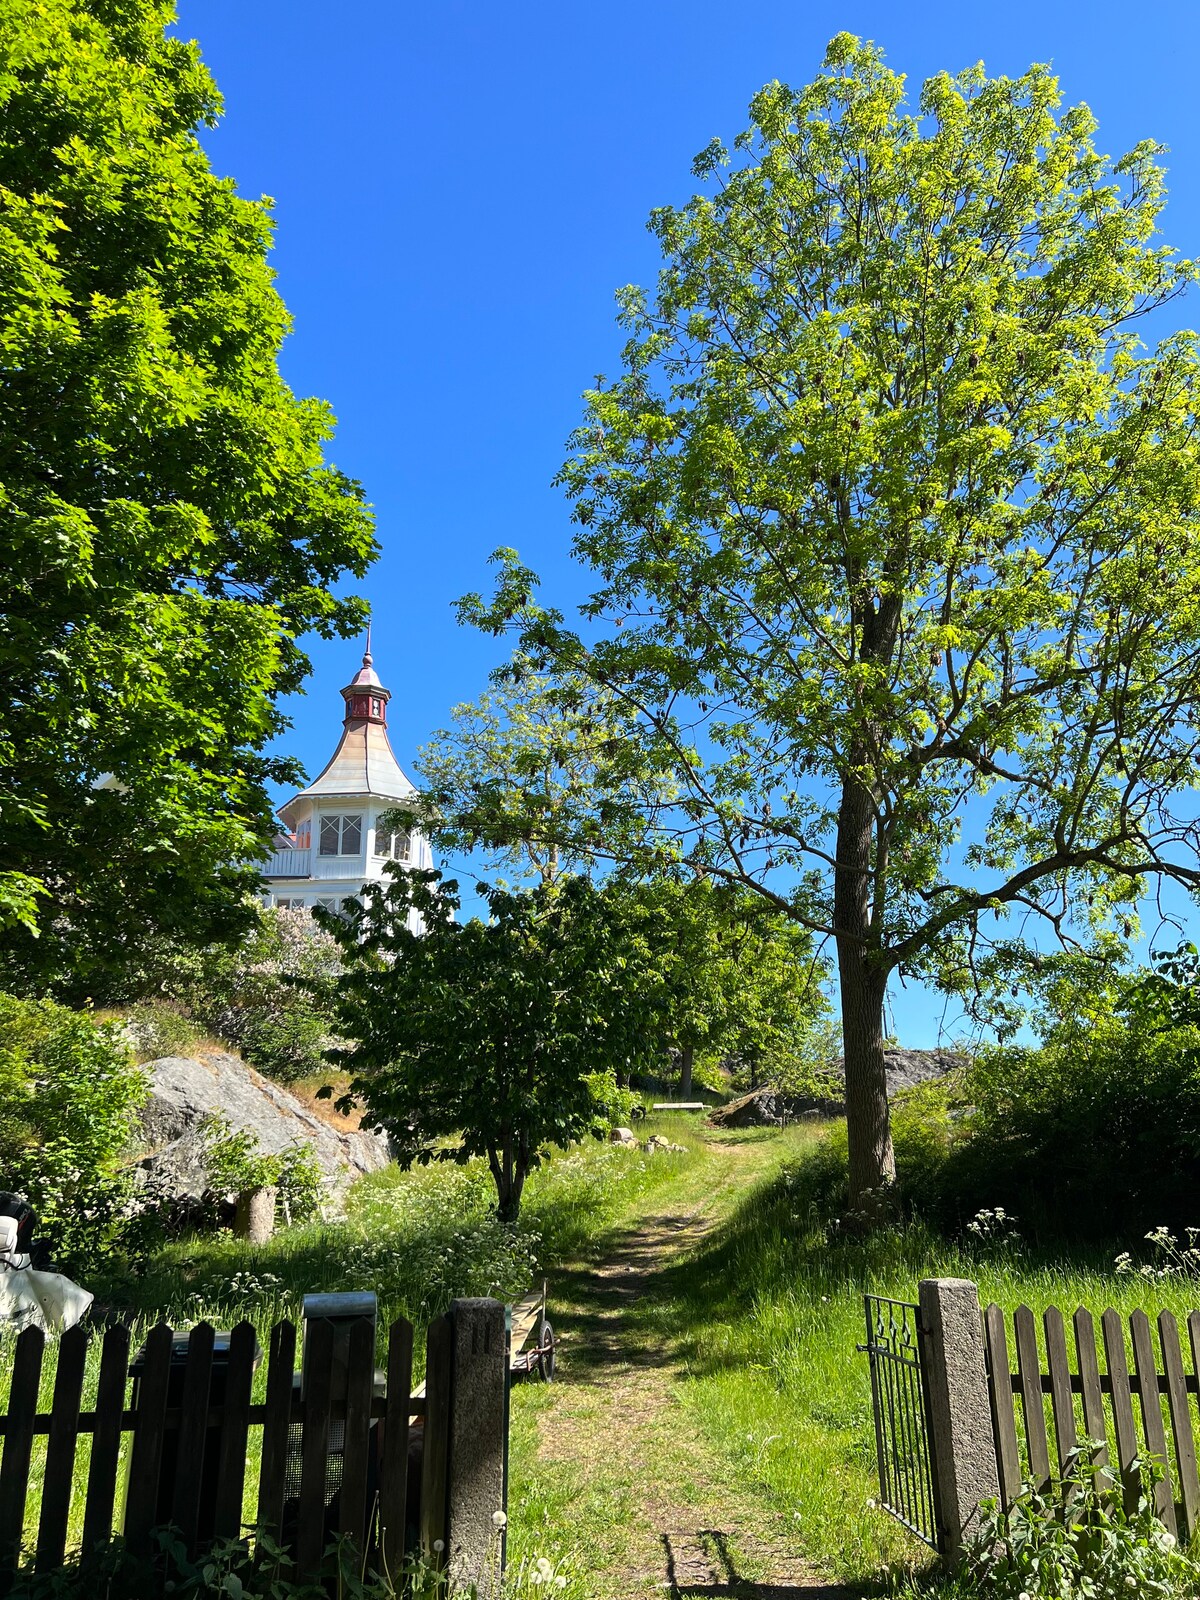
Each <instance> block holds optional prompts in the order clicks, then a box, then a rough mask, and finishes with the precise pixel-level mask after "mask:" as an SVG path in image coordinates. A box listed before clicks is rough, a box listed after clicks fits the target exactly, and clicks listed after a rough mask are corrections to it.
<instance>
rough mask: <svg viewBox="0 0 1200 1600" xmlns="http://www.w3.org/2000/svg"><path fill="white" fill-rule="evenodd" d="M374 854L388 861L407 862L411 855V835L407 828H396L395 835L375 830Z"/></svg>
mask: <svg viewBox="0 0 1200 1600" xmlns="http://www.w3.org/2000/svg"><path fill="white" fill-rule="evenodd" d="M375 854H376V855H377V856H386V857H387V859H388V860H389V861H407V860H408V859H409V857H410V856H411V855H412V834H411V833H410V832H409V830H408V829H407V828H397V829H396V831H395V833H387V832H386V831H384V830H383V829H382V828H376V830H375Z"/></svg>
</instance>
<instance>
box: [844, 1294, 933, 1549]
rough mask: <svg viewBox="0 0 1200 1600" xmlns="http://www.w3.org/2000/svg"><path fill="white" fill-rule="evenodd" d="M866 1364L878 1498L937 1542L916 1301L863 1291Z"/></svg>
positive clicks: (923, 1536) (912, 1527)
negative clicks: (875, 1453) (868, 1362)
mask: <svg viewBox="0 0 1200 1600" xmlns="http://www.w3.org/2000/svg"><path fill="white" fill-rule="evenodd" d="M863 1305H864V1308H865V1310H866V1319H867V1342H866V1344H860V1345H859V1347H858V1348H859V1350H860V1351H865V1352H866V1354H867V1356H868V1358H869V1360H870V1365H871V1405H872V1409H873V1411H874V1413H875V1449H876V1452H877V1455H878V1458H879V1499H880V1504H881V1505H882V1507H883V1508H884V1510H885V1511H888V1512H890V1513H891V1515H892V1516H893V1517H895V1518H896V1520H897V1522H901V1523H903V1524H904V1526H905V1527H906V1528H907V1529H908V1530H909V1531H910V1532H911V1533H915V1534H916V1536H917V1538H918V1539H922V1540H924V1542H925V1543H926V1544H927V1545H929V1546H930V1547H931V1548H932V1549H934V1550H940V1549H941V1548H942V1545H943V1541H942V1539H941V1536H940V1533H939V1529H938V1518H937V1494H936V1490H935V1488H934V1479H933V1471H934V1465H933V1450H932V1443H931V1436H930V1425H929V1391H928V1385H927V1379H926V1373H925V1365H924V1357H923V1352H922V1346H921V1329H920V1317H919V1310H918V1307H917V1306H915V1305H914V1304H912V1303H911V1302H910V1301H907V1300H889V1299H887V1298H885V1297H884V1296H882V1295H872V1294H868V1295H864V1296H863Z"/></svg>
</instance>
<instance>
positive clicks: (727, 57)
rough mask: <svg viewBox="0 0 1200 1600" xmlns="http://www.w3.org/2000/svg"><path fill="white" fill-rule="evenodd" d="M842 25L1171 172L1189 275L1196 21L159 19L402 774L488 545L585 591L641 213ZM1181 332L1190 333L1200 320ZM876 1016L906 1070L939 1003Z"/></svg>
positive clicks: (759, 9) (301, 712)
mask: <svg viewBox="0 0 1200 1600" xmlns="http://www.w3.org/2000/svg"><path fill="white" fill-rule="evenodd" d="M842 29H848V30H850V31H851V32H854V33H857V34H860V35H862V36H864V37H868V38H873V39H875V40H877V41H878V42H879V43H880V44H881V45H882V46H883V48H884V49H885V51H886V53H887V56H888V59H889V62H890V63H891V65H892V66H893V67H895V68H896V69H897V70H899V71H902V72H906V73H907V74H908V76H909V79H910V81H911V82H913V83H914V84H915V83H918V82H919V81H920V80H921V79H923V78H924V77H926V76H928V75H929V74H930V73H932V72H935V71H939V70H942V69H943V68H945V69H948V70H956V69H958V68H960V67H962V66H965V65H968V64H970V63H973V62H975V61H978V60H980V59H982V60H983V61H984V62H985V63H986V65H987V67H988V69H989V71H991V72H992V73H1000V72H1006V73H1016V72H1019V71H1021V70H1022V69H1023V68H1024V67H1026V66H1027V65H1028V64H1029V63H1030V62H1031V61H1035V60H1036V61H1050V62H1051V63H1053V65H1054V66H1055V68H1056V69H1057V71H1058V72H1059V74H1060V76H1061V79H1062V84H1063V91H1064V95H1065V96H1066V97H1067V98H1068V99H1069V100H1071V101H1078V100H1086V101H1087V102H1088V104H1089V105H1090V106H1091V107H1092V109H1093V111H1094V112H1095V113H1096V115H1097V116H1098V118H1099V120H1100V132H1099V135H1098V142H1099V145H1100V147H1101V148H1102V149H1105V150H1108V151H1111V152H1113V153H1116V152H1118V151H1120V150H1124V149H1126V148H1128V147H1129V146H1130V145H1132V144H1134V143H1136V142H1137V141H1138V140H1139V139H1142V138H1146V137H1153V138H1155V139H1159V140H1161V141H1163V142H1164V143H1165V144H1167V145H1169V146H1170V155H1169V157H1168V166H1169V186H1170V192H1171V198H1170V201H1169V204H1168V208H1167V213H1166V220H1165V225H1164V231H1165V235H1166V237H1167V238H1168V239H1169V240H1170V242H1172V243H1173V244H1175V245H1176V246H1178V247H1179V248H1180V249H1181V250H1183V251H1184V252H1185V253H1189V254H1200V120H1198V118H1197V114H1196V81H1197V80H1196V69H1195V61H1196V56H1197V47H1198V46H1200V7H1198V6H1197V5H1196V3H1195V0H1191V3H1188V0H1161V3H1160V4H1158V5H1156V6H1154V7H1135V6H1130V5H1121V6H1118V5H1115V4H1106V3H1097V4H1088V5H1084V4H1081V3H1073V4H1072V3H1064V0H1058V3H1055V0H1042V3H1031V0H1015V3H1012V0H1010V3H1005V4H997V3H992V4H987V5H980V4H975V5H969V4H967V5H964V4H961V3H950V0H924V3H919V4H901V3H893V4H886V3H878V0H875V3H847V4H828V3H825V0H820V3H791V4H786V3H782V0H759V3H758V4H756V5H755V6H753V7H732V6H728V5H726V6H718V5H716V4H713V3H711V0H687V3H682V0H643V3H640V4H633V3H630V0H608V3H607V4H603V5H599V4H594V5H590V6H583V5H568V4H561V3H560V4H558V5H542V4H523V3H520V0H517V3H516V4H513V5H509V6H499V5H496V4H484V3H483V0H440V3H438V4H436V5H428V6H423V7H418V6H395V5H387V4H383V3H379V0H342V4H341V5H340V6H339V7H336V8H335V7H330V6H329V5H327V4H322V5H317V4H316V3H314V0H287V3H282V0H255V3H253V4H247V3H246V0H203V3H201V0H184V3H182V4H181V6H180V19H179V28H178V31H179V32H180V33H182V34H184V35H185V36H194V37H196V38H197V39H198V40H199V41H200V45H201V48H202V50H203V53H204V56H205V59H206V61H207V63H208V65H209V67H210V69H211V70H212V72H213V73H214V75H215V77H216V79H217V82H218V84H219V86H220V88H221V90H222V92H223V93H224V95H225V101H226V114H225V118H224V120H223V122H222V123H221V125H220V127H219V128H218V129H216V130H215V131H214V132H212V133H211V134H208V135H206V139H205V142H206V145H207V148H208V150H209V153H210V156H211V159H212V162H213V165H214V167H215V169H216V170H217V171H218V172H220V173H222V174H223V175H227V176H230V177H232V178H234V179H235V180H236V182H237V184H238V187H239V189H240V190H241V192H242V193H244V194H246V195H249V196H252V197H256V196H258V195H260V194H267V195H271V196H272V197H273V198H274V201H275V217H276V222H277V243H276V249H275V254H274V265H275V269H276V272H277V273H278V281H279V287H280V290H281V292H282V294H283V296H284V299H285V300H286V302H287V304H288V307H289V309H290V310H291V312H292V315H293V318H294V321H295V330H294V332H293V334H292V335H291V337H290V339H289V340H288V342H287V344H286V346H285V350H284V355H283V362H282V365H283V370H284V374H285V376H286V377H287V379H288V381H289V382H290V383H291V384H292V386H293V388H295V389H296V390H297V391H298V392H299V393H302V394H315V395H320V396H322V397H324V398H325V399H327V400H329V402H330V403H331V404H332V406H333V408H334V411H335V412H336V414H337V416H338V419H339V426H338V433H337V438H336V440H335V441H334V444H333V447H332V449H331V452H330V454H331V458H332V459H333V460H335V461H336V462H337V464H338V465H339V466H340V467H342V468H343V470H345V471H347V472H349V473H350V474H352V475H353V476H355V477H357V478H359V479H361V480H362V482H363V483H364V485H365V486H366V490H367V494H368V497H369V498H370V500H371V501H372V503H373V504H374V506H375V508H376V515H377V518H378V527H379V536H380V539H381V541H382V544H383V556H382V558H381V560H380V562H379V563H378V565H377V566H376V567H375V568H374V570H373V572H372V573H371V575H370V577H369V579H368V581H367V584H366V585H365V592H366V593H367V594H368V596H369V598H370V600H371V603H372V606H373V609H374V614H375V656H376V663H377V666H378V668H379V670H380V672H381V674H382V675H383V677H384V679H385V681H386V682H387V683H388V684H389V685H390V687H391V688H392V689H393V690H394V699H393V702H392V705H393V714H392V718H391V721H392V736H393V743H394V744H395V747H396V751H397V754H398V755H399V757H400V760H401V763H402V764H404V765H407V766H409V767H411V764H412V763H411V757H412V754H413V752H414V751H415V750H416V748H417V747H418V746H419V745H420V744H421V743H422V742H423V741H424V739H425V738H427V737H428V735H429V733H430V732H431V731H432V730H433V729H435V728H437V727H439V726H442V725H444V724H445V722H446V720H447V717H448V713H449V710H450V707H451V706H452V705H453V704H454V703H455V702H456V701H459V700H463V699H468V698H472V697H474V696H475V695H476V694H478V693H479V691H480V690H481V688H482V687H483V686H484V681H485V679H486V675H487V673H488V671H489V669H490V668H491V667H492V666H493V665H495V664H496V662H497V660H498V659H499V656H500V653H501V649H500V647H499V646H498V645H497V644H496V643H495V642H494V641H491V640H487V639H484V638H481V637H479V636H477V635H473V634H471V633H469V632H466V631H464V630H462V629H459V628H458V627H457V626H456V624H455V621H454V617H453V613H452V609H451V608H452V603H453V601H454V600H455V599H456V598H457V596H459V595H460V594H462V593H463V592H464V591H466V590H468V589H474V588H481V587H482V588H487V587H488V584H489V579H488V574H487V568H486V560H487V556H488V554H489V553H490V552H491V551H492V550H493V549H494V548H495V547H496V546H497V545H514V546H516V547H517V549H519V551H520V552H521V555H522V557H523V558H524V559H525V560H526V561H527V562H528V563H529V564H530V565H531V566H533V567H534V568H535V569H537V570H538V571H539V572H540V573H541V575H542V577H543V580H544V584H545V588H546V592H547V594H548V595H550V596H553V597H554V598H555V599H556V600H558V601H559V603H569V602H570V600H571V599H572V598H574V597H576V596H578V595H580V594H581V593H582V592H583V589H584V586H585V578H584V577H583V575H582V574H581V573H580V572H579V571H578V570H577V569H574V568H573V567H572V565H571V562H570V559H569V553H568V547H569V541H570V522H569V516H568V510H567V506H566V503H565V501H564V500H563V497H562V495H561V493H560V491H558V490H556V489H554V488H553V487H552V486H551V479H552V478H553V476H554V473H555V471H556V470H557V468H558V466H559V464H560V463H561V461H562V459H563V454H564V446H565V441H566V438H567V436H568V434H569V433H570V431H571V429H572V427H573V426H574V425H575V422H576V421H577V419H578V416H579V413H580V401H579V396H580V393H581V391H582V390H583V389H584V388H585V387H586V386H587V385H588V383H589V382H590V381H591V379H592V377H593V376H594V375H595V374H596V373H597V372H601V371H607V372H612V371H614V370H615V369H616V365H617V351H618V349H619V344H620V340H619V334H618V331H617V329H616V327H615V322H614V316H613V292H614V290H615V289H616V288H617V287H618V286H619V285H621V284H624V283H629V282H642V283H650V282H652V281H653V277H654V274H655V271H656V267H657V256H656V252H655V250H654V247H653V244H652V241H651V240H650V238H649V236H648V234H647V233H646V229H645V221H646V217H647V215H648V213H649V212H650V210H651V208H652V207H654V206H656V205H662V204H667V203H678V202H680V201H682V200H685V199H686V198H687V196H688V195H689V194H690V193H691V192H692V188H693V185H692V180H691V178H690V163H691V158H692V156H693V155H694V154H695V153H696V152H697V151H698V150H700V149H701V148H702V147H703V146H704V145H705V144H707V143H708V141H709V139H711V138H712V137H713V136H714V135H718V134H719V135H721V136H722V137H724V138H726V139H730V138H732V137H733V135H734V134H736V133H737V132H738V131H739V130H740V129H741V128H742V127H743V126H744V125H745V113H746V106H747V103H748V101H749V99H750V97H751V95H752V94H753V93H754V92H755V91H756V90H757V89H758V88H760V87H761V86H762V84H763V83H765V82H768V81H769V80H771V79H774V78H780V79H782V80H784V81H785V82H791V83H793V84H796V85H799V84H801V83H803V82H805V81H806V80H807V79H808V78H810V77H811V76H812V75H813V74H814V73H815V72H816V70H817V68H818V66H819V64H820V60H821V57H822V54H823V51H824V47H825V44H826V42H827V41H828V39H829V38H830V37H831V36H832V35H833V34H835V33H837V32H838V31H840V30H842ZM1181 320H1184V321H1188V322H1191V323H1192V324H1193V325H1194V324H1196V323H1200V304H1196V305H1193V306H1191V307H1188V308H1187V309H1186V310H1185V311H1184V312H1183V313H1182V314H1181ZM312 654H313V661H314V673H313V676H312V678H311V679H310V681H309V687H308V694H307V696H306V697H304V698H301V699H298V700H297V702H296V704H295V705H294V706H293V707H292V708H291V709H292V714H293V716H294V718H295V729H294V732H293V734H292V735H291V736H289V738H288V739H287V741H286V745H287V748H288V749H289V750H290V751H292V752H293V753H295V754H297V755H299V757H300V758H301V760H302V761H304V762H305V764H306V765H307V766H308V767H309V769H310V771H314V770H316V769H317V768H319V767H320V765H321V764H322V763H323V761H324V760H325V758H326V757H327V755H328V754H329V751H330V749H331V748H332V743H333V740H334V738H335V735H336V731H337V726H338V721H339V708H340V700H339V699H338V696H337V689H338V687H339V685H341V684H343V683H345V682H347V681H348V679H349V677H350V675H351V674H352V672H353V670H354V669H355V667H356V666H357V664H358V663H357V656H356V654H355V651H354V648H353V647H352V646H351V645H349V644H346V643H338V644H335V645H329V644H322V643H320V642H319V641H318V642H317V643H316V644H315V646H314V648H313V651H312ZM893 1011H894V1019H895V1027H896V1030H897V1032H898V1033H899V1034H900V1036H901V1037H902V1039H903V1040H904V1042H906V1043H908V1044H911V1045H920V1044H931V1043H933V1042H935V1040H936V1038H937V1036H938V1034H939V1028H940V1026H941V1024H940V1021H939V1019H940V1002H938V1001H936V1000H934V999H931V998H929V997H926V996H924V995H922V994H921V993H920V992H919V991H910V992H909V993H907V994H905V993H903V992H900V993H898V994H897V995H896V996H895V997H894V1001H893ZM950 1020H952V1019H950Z"/></svg>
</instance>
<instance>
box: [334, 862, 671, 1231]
mask: <svg viewBox="0 0 1200 1600" xmlns="http://www.w3.org/2000/svg"><path fill="white" fill-rule="evenodd" d="M390 873H391V879H390V882H388V883H387V884H369V885H367V886H366V888H365V889H364V890H363V893H362V896H361V897H360V899H359V901H357V902H356V909H354V910H353V911H352V913H351V915H350V916H349V917H348V919H347V920H346V921H344V922H342V921H340V920H339V919H338V918H336V917H334V916H331V915H328V914H326V915H325V916H324V917H323V919H322V920H323V921H324V922H325V925H326V926H327V927H328V928H329V929H330V930H331V931H332V932H333V933H334V934H335V936H336V937H337V938H338V940H339V942H340V943H341V945H342V949H343V955H344V960H345V962H346V967H347V975H346V977H345V978H344V979H343V980H342V982H341V984H340V985H339V989H338V1005H339V1016H340V1022H341V1031H343V1032H344V1033H345V1035H346V1036H347V1037H348V1038H351V1039H353V1041H354V1043H353V1044H352V1045H351V1046H350V1047H348V1048H347V1049H346V1050H345V1051H343V1052H340V1053H339V1057H338V1059H339V1060H340V1061H341V1063H342V1064H343V1065H344V1066H345V1067H346V1068H347V1070H348V1071H349V1072H350V1073H351V1085H350V1091H349V1095H348V1096H347V1097H346V1098H344V1099H343V1100H341V1101H339V1105H341V1106H342V1107H344V1108H346V1109H349V1107H350V1105H351V1104H352V1103H353V1101H354V1100H355V1099H358V1100H360V1101H361V1102H362V1103H363V1104H364V1105H365V1107H366V1113H367V1117H366V1120H367V1121H368V1123H369V1124H370V1125H372V1126H375V1127H381V1128H384V1129H386V1131H387V1133H388V1134H389V1136H390V1138H391V1140H392V1145H393V1149H394V1151H395V1154H396V1157H397V1159H398V1160H399V1162H400V1163H401V1165H402V1166H405V1167H408V1166H411V1165H413V1164H414V1163H419V1164H421V1165H425V1164H427V1163H428V1162H430V1161H458V1162H465V1161H467V1160H468V1159H469V1158H470V1157H472V1156H482V1157H484V1158H485V1159H486V1160H487V1163H488V1167H489V1170H490V1171H491V1174H492V1179H493V1181H494V1183H495V1186H496V1205H497V1212H498V1215H499V1216H500V1218H501V1219H502V1220H503V1221H505V1222H513V1221H515V1220H516V1218H517V1215H518V1213H519V1211H520V1206H521V1193H522V1190H523V1189H524V1186H525V1180H526V1178H527V1177H528V1175H529V1173H530V1172H531V1171H532V1170H533V1168H534V1167H536V1166H537V1165H538V1163H539V1162H540V1160H541V1157H542V1151H543V1149H544V1148H545V1147H546V1146H548V1145H560V1146H561V1145H566V1144H569V1143H570V1142H571V1141H572V1140H575V1139H580V1138H583V1137H584V1136H585V1135H587V1134H588V1133H591V1132H597V1133H600V1132H603V1131H604V1127H605V1126H606V1123H605V1121H604V1119H603V1118H602V1117H601V1108H602V1107H603V1106H604V1105H605V1104H606V1103H608V1102H610V1101H611V1100H612V1099H613V1098H614V1094H615V1087H616V1085H615V1075H616V1073H617V1071H619V1070H620V1071H625V1070H628V1067H629V1064H630V1063H631V1061H636V1060H638V1059H640V1057H639V1052H641V1051H644V1050H646V1049H647V1048H648V1046H647V1040H650V1041H653V1029H652V1027H650V1026H648V1019H649V1018H650V1017H651V1016H652V1012H651V1011H650V1008H649V1005H648V1000H647V997H646V995H645V994H644V993H643V992H642V991H641V990H640V989H639V988H638V986H636V985H634V984H631V983H629V982H628V981H627V973H626V960H625V957H626V954H627V948H628V947H627V944H626V942H625V941H624V939H622V938H621V937H619V930H620V926H621V915H622V914H621V913H619V912H618V913H616V914H614V909H613V907H612V905H611V903H610V902H609V901H608V900H607V899H606V897H605V896H604V894H603V893H602V891H600V890H598V889H597V888H596V887H595V886H594V885H593V884H592V883H591V882H590V881H589V880H588V879H586V878H583V877H575V878H568V879H565V880H563V881H562V882H561V883H560V884H558V885H555V886H547V885H539V886H538V887H537V888H535V889H532V890H528V891H525V892H514V891H512V890H508V889H500V888H491V887H488V886H487V885H481V886H480V887H481V892H482V893H483V895H484V897H485V899H486V901H487V907H488V913H489V915H488V920H487V921H483V920H481V919H480V918H478V917H473V918H471V919H470V920H468V921H466V922H460V921H457V920H456V913H457V911H458V908H459V896H458V886H457V884H455V883H453V882H446V883H442V882H441V881H440V874H439V873H436V872H427V871H413V872H408V871H405V870H403V869H402V868H399V867H392V868H391V869H390ZM413 912H415V913H416V914H417V916H418V917H419V918H420V921H421V923H422V925H423V930H424V931H423V932H421V933H414V932H413V931H412V928H411V927H410V925H409V923H410V917H411V914H412V913H413ZM651 1047H652V1046H651Z"/></svg>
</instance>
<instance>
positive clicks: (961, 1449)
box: [918, 1278, 1000, 1563]
mask: <svg viewBox="0 0 1200 1600" xmlns="http://www.w3.org/2000/svg"><path fill="white" fill-rule="evenodd" d="M918 1299H919V1304H920V1313H921V1336H922V1341H923V1354H924V1361H925V1372H926V1378H927V1382H928V1394H929V1412H930V1416H929V1422H930V1434H931V1436H932V1437H931V1442H932V1446H933V1456H934V1473H933V1479H934V1489H935V1493H936V1496H937V1512H938V1526H939V1529H940V1531H941V1534H942V1539H943V1546H944V1547H943V1554H944V1555H945V1556H946V1558H947V1559H948V1560H949V1561H950V1562H952V1563H955V1562H957V1561H958V1560H959V1559H960V1558H961V1556H962V1554H963V1548H964V1546H965V1544H966V1542H967V1540H968V1539H969V1538H970V1536H971V1534H972V1532H973V1531H974V1529H975V1527H976V1525H977V1523H978V1515H979V1504H980V1501H982V1500H988V1499H995V1498H996V1497H998V1495H999V1493H1000V1479H999V1475H998V1473H997V1469H996V1446H995V1440H994V1437H993V1434H992V1413H991V1400H990V1398H989V1395H988V1381H987V1366H986V1362H985V1358H984V1343H983V1318H982V1316H981V1314H980V1310H979V1291H978V1290H977V1289H976V1287H975V1285H974V1284H973V1283H971V1282H970V1281H969V1280H968V1279H966V1278H925V1279H924V1280H923V1281H922V1283H921V1287H920V1290H919V1294H918Z"/></svg>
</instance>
